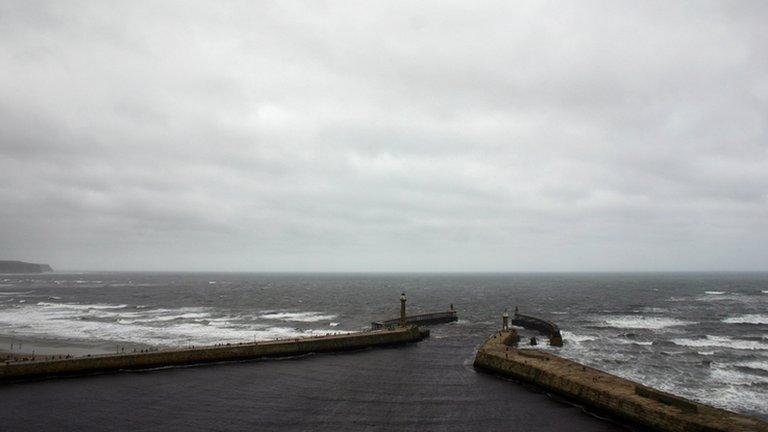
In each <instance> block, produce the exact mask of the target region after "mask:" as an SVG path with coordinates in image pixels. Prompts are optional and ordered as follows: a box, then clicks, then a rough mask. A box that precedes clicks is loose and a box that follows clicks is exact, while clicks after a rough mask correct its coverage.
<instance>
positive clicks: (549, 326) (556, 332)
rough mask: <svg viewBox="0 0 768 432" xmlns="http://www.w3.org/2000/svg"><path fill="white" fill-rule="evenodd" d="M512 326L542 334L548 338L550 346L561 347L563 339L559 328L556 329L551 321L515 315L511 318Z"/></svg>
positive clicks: (555, 325)
mask: <svg viewBox="0 0 768 432" xmlns="http://www.w3.org/2000/svg"><path fill="white" fill-rule="evenodd" d="M512 324H514V325H516V326H520V327H524V328H527V329H531V330H536V331H538V332H541V333H544V334H545V335H547V336H548V337H549V344H550V345H553V346H563V337H562V335H560V328H558V327H557V324H555V323H553V322H552V321H547V320H545V319H541V318H536V317H534V316H530V315H523V314H520V313H515V316H514V317H513V318H512Z"/></svg>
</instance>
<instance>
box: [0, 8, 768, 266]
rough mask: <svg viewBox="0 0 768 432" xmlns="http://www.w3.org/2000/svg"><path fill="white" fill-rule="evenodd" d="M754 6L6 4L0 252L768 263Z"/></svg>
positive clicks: (93, 262)
mask: <svg viewBox="0 0 768 432" xmlns="http://www.w3.org/2000/svg"><path fill="white" fill-rule="evenodd" d="M766 19H768V7H766V5H765V3H764V2H759V1H757V2H717V1H706V2H703V1H699V2H683V1H680V2H642V3H637V2H598V1H583V2H573V3H563V2H515V3H509V2H484V3H477V4H474V3H467V2H454V3H452V2H417V3H413V2H401V3H398V2H394V3H393V2H352V3H342V2H284V1H281V2H260V3H255V4H254V3H253V2H227V3H221V4H212V3H208V2H163V3H157V2H146V3H142V2H129V3H126V2H86V1H81V2H67V3H61V2H45V1H38V2H27V1H8V2H4V3H3V5H2V6H0V202H2V207H1V208H0V242H1V244H0V253H1V254H2V255H3V256H6V257H7V258H8V259H12V258H14V259H15V258H18V259H27V260H33V261H47V262H50V263H51V264H53V265H54V266H55V267H58V268H70V269H115V270H120V269H137V270H139V269H160V270H163V269H165V270H256V271H258V270H266V271H269V270H360V271H364V270H379V271H386V270H426V271H442V270H468V271H472V270H479V271H483V270H492V271H507V270H509V271H525V270H532V271H536V270H687V269H701V270H719V269H724V270H764V269H765V263H766V262H768V251H767V250H766V248H765V247H764V245H765V244H768V243H767V241H768V118H767V117H766V116H765V113H766V112H768V57H766V56H765V55H764V53H765V52H766V51H767V49H768V29H766V27H765V26H764V25H763V23H764V22H765V21H766Z"/></svg>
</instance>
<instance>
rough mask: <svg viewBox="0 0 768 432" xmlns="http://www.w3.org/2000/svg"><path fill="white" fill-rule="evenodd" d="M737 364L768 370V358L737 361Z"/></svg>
mask: <svg viewBox="0 0 768 432" xmlns="http://www.w3.org/2000/svg"><path fill="white" fill-rule="evenodd" d="M735 366H741V367H745V368H749V369H760V370H762V371H763V372H768V360H762V361H760V360H755V361H745V362H739V363H736V364H735Z"/></svg>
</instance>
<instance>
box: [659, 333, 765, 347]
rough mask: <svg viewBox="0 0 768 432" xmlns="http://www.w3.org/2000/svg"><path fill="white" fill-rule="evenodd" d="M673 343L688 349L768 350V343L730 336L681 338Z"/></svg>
mask: <svg viewBox="0 0 768 432" xmlns="http://www.w3.org/2000/svg"><path fill="white" fill-rule="evenodd" d="M672 342H673V343H675V344H677V345H681V346H687V347H695V348H701V347H719V348H730V349H736V350H768V343H765V342H760V341H751V340H741V339H733V338H730V337H728V336H709V335H707V336H705V337H704V338H703V339H691V338H679V339H672Z"/></svg>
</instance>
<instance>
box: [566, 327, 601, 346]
mask: <svg viewBox="0 0 768 432" xmlns="http://www.w3.org/2000/svg"><path fill="white" fill-rule="evenodd" d="M560 333H561V335H562V336H563V341H565V342H566V343H568V342H576V343H581V342H588V341H593V340H597V339H598V338H597V336H592V335H578V334H575V333H571V332H569V331H567V330H563V331H561V332H560Z"/></svg>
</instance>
